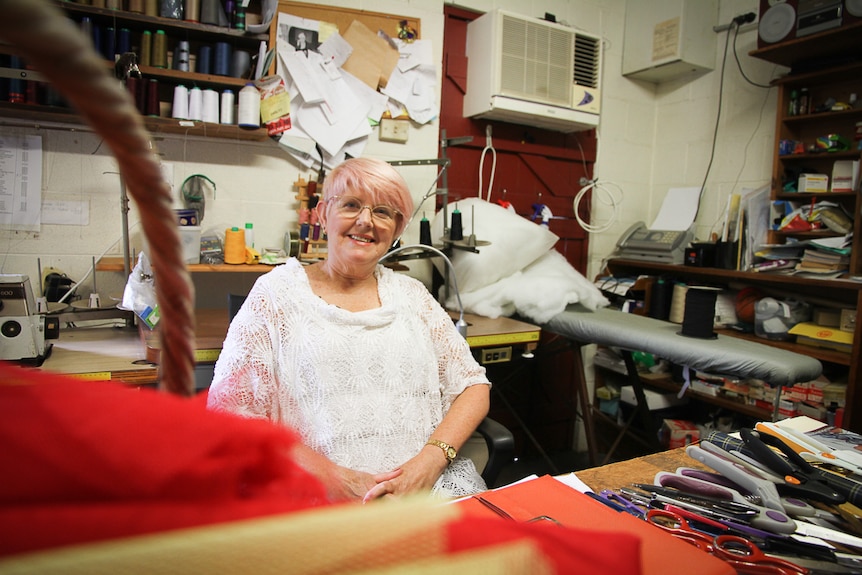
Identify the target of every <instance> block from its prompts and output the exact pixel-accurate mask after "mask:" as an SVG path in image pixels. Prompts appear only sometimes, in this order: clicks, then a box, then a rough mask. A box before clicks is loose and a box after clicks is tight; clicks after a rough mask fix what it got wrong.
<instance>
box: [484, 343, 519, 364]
mask: <svg viewBox="0 0 862 575" xmlns="http://www.w3.org/2000/svg"><path fill="white" fill-rule="evenodd" d="M511 359H512V346H511V345H510V346H506V347H489V348H486V349H483V350H482V355H481V356H480V362H481V363H482V364H486V363H503V362H505V361H509V360H511Z"/></svg>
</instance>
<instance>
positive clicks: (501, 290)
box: [432, 198, 609, 324]
mask: <svg viewBox="0 0 862 575" xmlns="http://www.w3.org/2000/svg"><path fill="white" fill-rule="evenodd" d="M454 209H458V210H459V211H460V212H461V214H462V220H463V228H464V237H465V238H466V237H467V236H469V235H470V234H472V233H475V235H476V239H477V240H480V241H487V242H491V243H490V244H489V245H483V246H479V247H478V251H479V253H473V252H469V251H463V250H454V253H453V254H452V257H451V260H452V265H453V266H454V268H455V277H456V279H457V283H458V289H459V290H460V292H461V303H462V304H463V305H464V310H465V311H467V312H470V313H475V314H478V315H482V316H485V317H491V318H495V317H500V316H510V315H514V314H518V315H520V316H523V317H525V318H528V319H530V320H532V321H534V322H536V323H539V324H543V323H545V322H547V321H548V320H550V319H551V318H552V317H554V316H555V315H556V314H558V313H560V312H562V311H563V310H564V309H565V308H566V306H567V305H569V304H571V303H580V304H581V305H583V306H584V307H586V308H588V309H593V310H594V309H596V308H599V307H604V306H607V305H608V304H609V302H608V300H607V299H606V298H605V297H604V296H603V295H602V294H601V292H600V291H599V290H598V288H597V287H596V286H594V285H593V283H592V282H590V281H588V280H587V279H586V278H585V277H584V276H583V275H581V274H580V273H579V272H578V271H577V270H576V269H575V268H573V267H572V266H571V264H569V262H568V261H566V258H565V257H563V255H562V254H560V253H559V252H557V251H556V250H555V249H554V244H556V243H557V240H558V239H559V238H558V237H557V236H556V235H555V234H554V233H553V232H551V231H550V230H548V228H546V227H545V226H542V225H538V224H535V223H533V222H531V221H529V220H527V219H526V218H523V217H521V216H519V215H518V214H516V213H514V212H512V211H509V210H507V209H506V208H503V207H502V206H499V205H497V204H492V203H489V202H486V201H484V200H481V199H479V198H468V199H466V200H461V201H459V202H458V203H457V204H452V205H450V212H451V211H454ZM474 222H475V230H474V229H473V227H474V226H473V224H474ZM442 236H443V218H442V216H441V214H440V213H438V214H437V217H436V218H435V219H434V222H433V225H432V237H437V238H439V237H442ZM435 265H436V266H437V268H438V270H439V271H440V272H441V273H445V271H446V270H445V263H443V262H442V261H440V262H438V261H435ZM450 291H451V293H450V294H449V297H448V299H447V301H446V306H447V307H448V308H450V309H457V307H458V304H457V300H456V297H455V293H454V290H450Z"/></svg>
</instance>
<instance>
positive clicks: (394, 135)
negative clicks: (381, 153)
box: [380, 118, 410, 144]
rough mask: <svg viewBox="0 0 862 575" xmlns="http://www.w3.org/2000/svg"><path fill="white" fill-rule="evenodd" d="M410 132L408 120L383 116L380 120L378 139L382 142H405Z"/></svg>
mask: <svg viewBox="0 0 862 575" xmlns="http://www.w3.org/2000/svg"><path fill="white" fill-rule="evenodd" d="M409 133H410V122H408V121H407V120H396V119H394V118H383V119H382V120H380V139H381V140H382V141H384V142H399V143H402V144H403V143H405V142H407V136H408V134H409Z"/></svg>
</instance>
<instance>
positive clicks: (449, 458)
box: [425, 439, 458, 463]
mask: <svg viewBox="0 0 862 575" xmlns="http://www.w3.org/2000/svg"><path fill="white" fill-rule="evenodd" d="M425 445H434V446H436V447H439V448H440V449H442V450H443V454H444V455H445V456H446V462H447V463H452V462H453V461H454V460H455V457H456V456H457V455H458V452H457V451H455V448H454V447H452V446H451V445H449V444H448V443H446V442H444V441H440V440H439V439H429V440H428V442H427V443H426V444H425Z"/></svg>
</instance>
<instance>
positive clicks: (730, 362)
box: [542, 304, 823, 465]
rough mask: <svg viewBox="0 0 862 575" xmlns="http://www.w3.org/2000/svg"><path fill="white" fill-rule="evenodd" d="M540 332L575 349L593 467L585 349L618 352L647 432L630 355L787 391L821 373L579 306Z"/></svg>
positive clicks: (758, 347)
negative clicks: (644, 355)
mask: <svg viewBox="0 0 862 575" xmlns="http://www.w3.org/2000/svg"><path fill="white" fill-rule="evenodd" d="M542 329H543V330H546V331H547V332H550V333H553V334H556V335H558V336H560V337H562V338H564V339H565V340H567V341H568V342H569V343H571V344H572V345H573V346H575V347H576V348H577V349H576V353H574V354H573V356H574V361H575V363H576V365H575V368H574V373H573V378H574V379H575V381H574V382H573V383H574V386H575V388H576V391H577V394H578V401H579V403H580V404H581V411H582V412H583V418H584V429H585V434H586V440H587V448H588V450H589V457H590V462H591V463H592V464H593V465H595V464H596V457H597V446H596V437H595V430H594V426H593V418H592V405H593V404H592V402H591V401H590V398H589V393H588V391H587V381H586V376H585V372H584V365H583V359H582V356H581V353H580V351H581V348H582V346H584V345H589V344H598V345H604V346H610V347H614V348H619V349H620V350H621V351H622V354H623V359H624V360H625V364H626V372H627V376H628V379H629V380H630V382H631V384H632V387H633V389H634V392H635V398H636V400H637V403H638V405H637V408H636V414H639V415H640V417H641V418H642V421H643V422H644V426H645V429H651V428H652V427H653V425H652V422H651V416H650V414H649V408H648V407H647V404H646V397H645V395H644V390H643V385H642V383H641V379H640V376H639V375H638V370H637V367H636V365H635V362H634V359H633V358H632V352H637V351H641V352H646V353H651V354H653V355H655V356H657V357H660V358H664V359H666V360H668V361H670V362H671V363H674V364H677V365H681V366H687V367H688V368H690V369H694V370H698V371H703V372H707V373H712V374H722V375H731V376H735V377H739V378H755V379H761V380H763V381H765V382H766V383H768V384H770V385H772V386H791V385H794V384H796V383H800V382H805V381H811V380H813V379H816V378H817V377H818V376H820V374H821V372H822V369H823V366H822V365H821V364H820V362H819V361H818V360H816V359H814V358H812V357H809V356H806V355H802V354H798V353H793V352H790V351H787V350H783V349H778V348H775V347H772V346H769V345H765V344H760V343H757V342H752V341H749V340H743V339H739V338H734V337H731V336H725V335H722V334H716V336H715V337H714V338H711V339H705V338H704V339H701V338H693V337H686V336H683V335H681V334H680V333H679V332H680V329H681V328H680V326H679V325H677V324H675V323H671V322H667V321H663V320H658V319H654V318H650V317H645V316H640V315H635V314H630V313H625V312H622V311H619V310H616V309H611V308H599V309H596V310H594V311H591V310H589V309H587V308H585V307H583V306H581V305H579V304H572V305H569V306H568V307H567V308H566V309H565V310H564V311H563V312H561V313H559V314H557V315H556V316H554V317H553V318H552V319H551V320H550V321H548V322H547V324H545V325H543V326H542ZM778 400H779V394H776V400H775V405H774V410H773V419H775V418H776V417H777V415H778V411H777V410H778ZM629 423H631V421H630V422H629ZM626 432H627V428H624V429H623V430H622V431H621V432H620V435H619V436H618V437H617V440H616V441H615V442H614V444H613V446H614V447H612V448H611V453H608V454H607V458H608V459H609V458H610V456H611V454H612V452H613V449H614V448H615V447H616V445H618V443H619V441H620V439H621V438H622V437H623V435H624V434H625V433H626ZM606 462H607V459H606V461H605V463H606Z"/></svg>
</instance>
